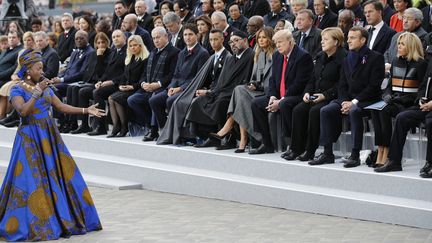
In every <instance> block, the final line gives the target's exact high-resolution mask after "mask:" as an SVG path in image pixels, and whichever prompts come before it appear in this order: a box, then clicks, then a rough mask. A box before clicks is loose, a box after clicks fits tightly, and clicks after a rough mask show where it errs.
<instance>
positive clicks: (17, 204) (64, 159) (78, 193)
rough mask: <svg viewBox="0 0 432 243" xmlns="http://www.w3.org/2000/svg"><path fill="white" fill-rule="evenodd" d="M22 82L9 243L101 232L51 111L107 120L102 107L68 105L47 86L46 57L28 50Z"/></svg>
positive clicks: (6, 186) (6, 197)
mask: <svg viewBox="0 0 432 243" xmlns="http://www.w3.org/2000/svg"><path fill="white" fill-rule="evenodd" d="M19 63H20V65H21V71H20V72H19V73H20V78H21V79H22V81H20V82H19V83H18V84H17V85H15V86H14V87H13V88H12V90H11V95H10V97H11V98H10V101H11V103H12V105H13V107H14V108H15V109H16V110H17V112H18V113H19V115H20V118H21V124H20V126H19V128H18V130H17V134H16V137H15V141H14V145H13V148H12V155H11V159H10V162H9V166H8V169H7V172H6V175H5V178H4V180H3V185H2V188H1V193H0V237H1V238H4V239H6V240H7V241H40V240H54V239H58V238H60V237H69V236H71V235H77V234H85V233H87V232H89V231H95V230H101V229H102V226H101V223H100V221H99V217H98V214H97V212H96V208H95V206H94V203H93V200H92V198H91V196H90V193H89V190H88V188H87V185H86V184H85V182H84V180H83V178H82V176H81V173H80V171H79V169H78V168H77V166H76V164H75V162H74V160H73V158H72V156H71V155H70V153H69V151H68V149H67V147H66V145H65V144H64V143H63V140H62V138H61V136H60V133H59V131H58V130H57V127H56V125H55V122H54V120H53V118H52V117H51V113H50V110H51V107H54V108H56V109H57V110H59V111H61V112H64V113H68V114H90V115H94V116H98V117H100V116H103V115H105V114H104V112H103V111H102V110H99V109H97V108H96V105H93V106H90V107H88V108H77V107H73V106H69V105H66V104H63V103H62V102H61V101H60V100H59V99H58V98H57V96H55V95H54V92H53V91H52V90H51V89H50V88H48V85H49V81H48V80H46V79H45V80H43V81H40V80H41V77H42V74H43V64H42V56H41V54H40V53H39V52H35V51H33V50H26V51H25V52H24V53H23V54H22V55H21V56H20V58H19Z"/></svg>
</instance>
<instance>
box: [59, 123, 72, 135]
mask: <svg viewBox="0 0 432 243" xmlns="http://www.w3.org/2000/svg"><path fill="white" fill-rule="evenodd" d="M70 131H72V126H71V125H70V124H68V125H65V126H64V127H63V129H61V130H60V132H61V133H70Z"/></svg>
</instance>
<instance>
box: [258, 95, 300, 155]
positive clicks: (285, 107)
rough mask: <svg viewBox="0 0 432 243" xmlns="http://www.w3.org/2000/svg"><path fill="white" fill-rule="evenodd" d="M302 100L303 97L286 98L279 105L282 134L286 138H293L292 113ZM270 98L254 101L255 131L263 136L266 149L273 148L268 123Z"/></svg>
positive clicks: (265, 97)
mask: <svg viewBox="0 0 432 243" xmlns="http://www.w3.org/2000/svg"><path fill="white" fill-rule="evenodd" d="M301 100H302V97H301V96H291V97H285V98H284V99H283V100H282V101H281V102H280V103H279V112H280V115H281V117H282V130H283V131H282V134H283V136H285V137H289V136H291V121H292V111H293V109H294V107H295V106H296V105H297V104H298V103H299V102H300V101H301ZM268 102H269V97H267V96H259V97H256V98H254V99H253V100H252V105H251V108H252V116H253V123H254V131H255V132H259V133H261V135H262V143H263V144H264V145H265V146H266V147H273V144H272V141H271V136H270V126H269V121H268V111H267V110H266V107H267V106H268Z"/></svg>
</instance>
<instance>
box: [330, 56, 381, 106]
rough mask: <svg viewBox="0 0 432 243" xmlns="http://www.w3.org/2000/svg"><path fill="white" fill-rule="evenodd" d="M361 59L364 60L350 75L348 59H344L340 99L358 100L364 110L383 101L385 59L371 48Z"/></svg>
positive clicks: (339, 90)
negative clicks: (382, 85) (382, 84)
mask: <svg viewBox="0 0 432 243" xmlns="http://www.w3.org/2000/svg"><path fill="white" fill-rule="evenodd" d="M348 55H349V54H348ZM361 58H362V60H361V61H360V62H359V63H358V64H357V65H356V67H355V68H354V70H353V72H352V73H349V68H348V58H345V59H344V61H343V64H342V71H341V75H340V80H339V87H338V99H339V100H341V101H350V100H353V99H357V100H358V101H359V103H358V104H357V105H358V106H359V107H360V108H364V107H366V106H368V105H370V104H373V103H375V102H377V101H378V100H380V99H381V83H382V81H383V79H384V58H383V56H382V55H381V54H379V53H378V52H375V51H372V50H370V49H369V48H367V50H366V52H365V54H364V55H363V57H361Z"/></svg>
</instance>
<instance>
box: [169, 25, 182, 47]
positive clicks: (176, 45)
mask: <svg viewBox="0 0 432 243" xmlns="http://www.w3.org/2000/svg"><path fill="white" fill-rule="evenodd" d="M170 42H171V40H170ZM174 47H177V48H178V49H179V50H183V48H185V47H186V44H185V42H184V40H183V27H181V29H180V30H179V33H178V35H177V40H176V42H175V45H174Z"/></svg>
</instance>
